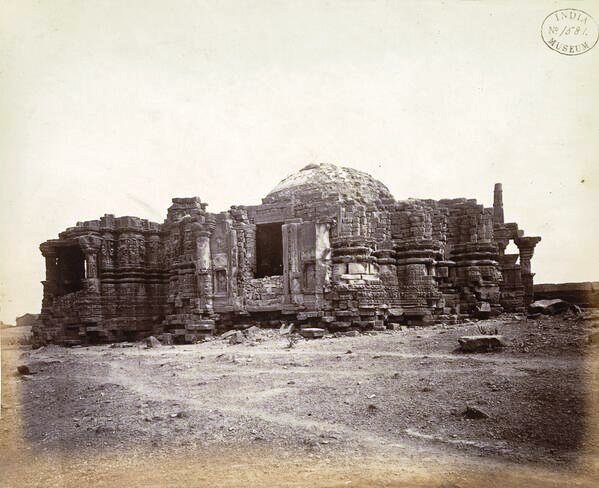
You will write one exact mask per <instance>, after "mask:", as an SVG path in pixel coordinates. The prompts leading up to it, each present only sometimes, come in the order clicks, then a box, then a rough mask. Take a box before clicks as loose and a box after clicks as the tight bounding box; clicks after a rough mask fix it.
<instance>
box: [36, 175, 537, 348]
mask: <svg viewBox="0 0 599 488" xmlns="http://www.w3.org/2000/svg"><path fill="white" fill-rule="evenodd" d="M510 241H513V242H514V243H515V244H516V246H517V247H518V249H519V253H517V254H506V253H505V250H506V247H507V245H508V243H509V242H510ZM539 241H540V237H525V236H524V232H523V231H522V230H520V229H518V225H517V224H515V223H504V216H503V203H502V188H501V185H500V184H497V185H495V190H494V199H493V206H492V207H491V208H485V207H484V206H483V205H480V204H478V203H477V202H476V200H473V199H465V198H458V199H452V200H439V201H435V200H416V199H409V200H403V201H401V200H395V198H394V197H393V196H392V195H391V193H390V192H389V190H388V189H387V187H386V186H385V185H384V184H382V183H381V182H379V181H377V180H375V179H373V178H372V177H371V176H369V175H368V174H365V173H363V172H360V171H357V170H354V169H351V168H342V167H337V166H334V165H331V164H321V165H314V164H311V165H308V166H306V167H305V168H303V169H302V170H301V171H299V172H297V173H295V174H293V175H291V176H289V177H287V178H285V179H284V180H283V181H281V182H280V183H279V184H278V185H277V186H276V187H275V188H274V189H273V190H272V191H271V192H270V193H269V194H268V195H266V197H265V198H263V200H262V204H261V205H248V206H245V205H243V206H242V205H239V206H233V207H231V208H230V209H229V210H227V211H225V212H220V213H211V212H209V211H208V210H207V204H206V203H204V202H202V201H201V200H200V198H198V197H191V198H173V200H172V205H171V206H170V207H169V208H168V211H167V214H166V219H165V220H164V222H163V223H161V224H160V223H156V222H150V221H148V220H145V219H141V218H138V217H115V216H114V215H110V214H107V215H104V216H103V217H101V218H100V219H99V220H90V221H87V222H79V223H77V225H76V226H75V227H70V228H68V229H66V230H65V231H64V232H62V233H60V234H59V238H58V239H51V240H48V241H46V242H44V243H43V244H41V246H40V249H41V251H42V254H43V256H44V257H45V260H46V279H45V281H43V282H42V283H43V287H44V295H43V302H42V311H41V325H40V326H38V327H35V328H34V329H35V330H34V336H35V339H36V341H37V342H38V343H47V342H55V343H62V344H78V343H96V342H110V341H119V340H134V339H139V338H143V337H145V336H148V335H151V334H152V335H157V334H171V335H172V336H171V337H172V338H174V339H175V341H176V342H192V341H194V340H196V339H199V338H201V337H203V336H205V335H210V334H213V333H215V332H217V331H222V330H226V329H230V328H234V327H237V328H242V327H244V326H247V324H260V325H265V326H276V325H280V324H284V323H291V322H293V323H294V324H295V325H296V326H299V327H303V328H304V329H307V328H310V329H314V328H320V329H327V330H329V331H350V330H372V329H374V330H382V329H384V328H386V327H392V326H393V324H396V323H407V324H414V323H429V322H433V321H437V320H448V319H450V318H451V317H453V318H455V316H456V315H458V316H460V315H472V314H474V315H475V314H481V313H487V314H494V313H499V312H501V311H520V310H523V309H524V307H525V306H526V305H527V304H528V303H529V302H530V301H531V299H532V290H533V276H534V274H533V273H532V271H531V258H532V256H533V251H534V248H535V245H536V244H537V243H538V242H539Z"/></svg>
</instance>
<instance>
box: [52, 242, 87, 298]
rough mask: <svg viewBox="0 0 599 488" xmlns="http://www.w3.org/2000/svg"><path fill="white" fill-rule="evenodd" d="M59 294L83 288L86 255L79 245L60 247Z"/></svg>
mask: <svg viewBox="0 0 599 488" xmlns="http://www.w3.org/2000/svg"><path fill="white" fill-rule="evenodd" d="M57 264H58V294H59V295H66V294H67V293H73V292H75V291H79V290H82V289H83V280H84V279H85V257H84V256H83V252H81V249H80V248H79V246H68V247H61V248H59V249H58V262H57Z"/></svg>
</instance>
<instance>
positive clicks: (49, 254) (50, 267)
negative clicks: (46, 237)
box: [40, 243, 58, 313]
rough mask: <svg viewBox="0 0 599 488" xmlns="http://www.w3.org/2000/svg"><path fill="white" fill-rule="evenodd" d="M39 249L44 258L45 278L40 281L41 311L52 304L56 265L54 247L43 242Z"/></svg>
mask: <svg viewBox="0 0 599 488" xmlns="http://www.w3.org/2000/svg"><path fill="white" fill-rule="evenodd" d="M40 251H41V252H42V255H43V256H44V258H45V260H46V279H45V281H42V285H43V286H44V292H43V293H44V295H43V298H42V313H43V312H44V309H46V308H48V307H50V306H51V305H52V301H53V299H54V296H55V295H56V292H57V291H58V265H57V264H56V258H57V252H56V248H55V247H52V246H50V245H48V244H47V243H44V244H42V245H41V246H40Z"/></svg>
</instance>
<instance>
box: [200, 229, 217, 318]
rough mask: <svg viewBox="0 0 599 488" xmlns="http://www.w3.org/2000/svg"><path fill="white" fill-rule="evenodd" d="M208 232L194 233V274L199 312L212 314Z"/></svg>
mask: <svg viewBox="0 0 599 488" xmlns="http://www.w3.org/2000/svg"><path fill="white" fill-rule="evenodd" d="M211 234H212V233H211V232H210V231H209V230H199V231H197V233H196V273H197V280H198V292H199V300H200V303H199V304H200V310H201V311H202V312H209V313H211V312H212V309H213V303H212V301H213V300H212V296H213V294H214V293H213V289H212V259H211V254H210V235H211Z"/></svg>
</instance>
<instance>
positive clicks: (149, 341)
mask: <svg viewBox="0 0 599 488" xmlns="http://www.w3.org/2000/svg"><path fill="white" fill-rule="evenodd" d="M160 346H162V344H161V343H160V341H159V340H158V339H156V337H154V336H150V337H146V347H147V348H148V349H151V348H153V347H160Z"/></svg>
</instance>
